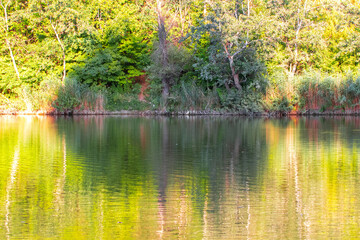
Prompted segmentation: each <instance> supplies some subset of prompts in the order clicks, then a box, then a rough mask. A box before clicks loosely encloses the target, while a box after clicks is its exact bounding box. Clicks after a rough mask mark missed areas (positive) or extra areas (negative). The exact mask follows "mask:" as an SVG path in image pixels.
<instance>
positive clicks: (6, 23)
mask: <svg viewBox="0 0 360 240" xmlns="http://www.w3.org/2000/svg"><path fill="white" fill-rule="evenodd" d="M9 4H10V1H9V2H8V3H6V4H5V5H4V3H3V2H2V1H0V5H1V7H2V8H3V9H4V18H5V27H6V30H5V31H6V37H5V42H6V45H7V46H8V48H9V52H10V57H11V61H12V63H13V66H14V70H15V72H16V76H17V79H18V80H20V74H19V71H18V68H17V66H16V61H15V58H14V54H13V52H12V49H11V44H10V41H9V39H8V38H7V36H8V32H9V24H8V14H7V6H8V5H9Z"/></svg>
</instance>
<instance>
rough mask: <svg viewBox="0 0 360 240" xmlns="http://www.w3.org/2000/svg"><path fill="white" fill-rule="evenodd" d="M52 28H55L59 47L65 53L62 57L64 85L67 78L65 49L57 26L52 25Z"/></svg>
mask: <svg viewBox="0 0 360 240" xmlns="http://www.w3.org/2000/svg"><path fill="white" fill-rule="evenodd" d="M50 23H51V20H50ZM51 27H52V28H53V30H54V32H55V35H56V39H57V40H58V42H59V45H60V47H61V50H62V53H63V54H62V55H63V56H62V57H63V76H62V79H61V81H62V83H63V84H64V81H65V77H66V60H65V47H64V45H63V43H62V42H61V40H60V37H59V34H58V33H57V31H56V28H55V26H54V25H53V24H52V23H51Z"/></svg>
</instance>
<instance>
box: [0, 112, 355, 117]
mask: <svg viewBox="0 0 360 240" xmlns="http://www.w3.org/2000/svg"><path fill="white" fill-rule="evenodd" d="M0 115H13V116H24V115H40V116H86V115H99V116H100V115H109V116H110V115H133V116H262V117H286V116H360V110H326V111H320V110H304V111H291V112H279V111H268V112H266V111H265V112H247V111H234V112H230V111H216V110H189V111H172V112H169V111H160V110H145V111H140V110H119V111H89V110H82V111H64V112H58V111H0Z"/></svg>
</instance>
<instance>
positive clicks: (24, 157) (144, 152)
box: [0, 116, 360, 239]
mask: <svg viewBox="0 0 360 240" xmlns="http://www.w3.org/2000/svg"><path fill="white" fill-rule="evenodd" d="M359 150H360V118H353V117H337V118H293V119H291V118H286V119H263V118H261V119H256V118H255V119H254V118H237V117H231V118H224V117H183V118H165V117H152V118H139V117H109V116H108V117H101V116H92V117H35V116H34V117H30V116H27V117H14V116H2V117H0V191H1V192H0V217H1V218H0V221H1V222H0V239H19V238H20V239H23V238H25V239H26V238H27V239H44V238H57V239H59V238H60V239H329V238H332V239H333V238H342V239H349V238H356V237H357V236H359V234H360V225H359V224H360V187H359V183H360V169H359V156H360V155H359Z"/></svg>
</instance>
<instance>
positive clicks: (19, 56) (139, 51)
mask: <svg viewBox="0 0 360 240" xmlns="http://www.w3.org/2000/svg"><path fill="white" fill-rule="evenodd" d="M0 5H1V10H2V12H1V13H2V15H1V17H2V21H1V31H2V32H1V35H0V42H1V45H0V64H1V68H0V72H1V74H0V103H1V108H3V109H0V110H4V109H7V110H9V109H13V110H30V111H34V110H51V109H54V108H55V109H58V110H60V111H64V110H74V109H75V110H76V109H77V110H82V109H90V110H97V111H99V110H104V109H106V110H120V109H140V110H143V109H161V110H170V111H171V110H184V109H186V110H199V109H224V110H226V111H237V110H246V111H264V110H266V111H291V110H305V109H319V110H327V109H343V110H345V109H357V108H358V105H359V99H358V97H359V94H360V75H359V72H358V71H359V61H360V4H359V3H358V1H356V0H350V1H345V0H343V1H342V0H291V1H288V0H233V1H229V0H228V1H220V0H196V1H189V0H176V1H175V0H170V1H162V0H148V1H145V0H134V1H127V0H120V1H118V0H99V1H80V0H71V1H70V0H61V1H60V0H19V1H14V0H0ZM140 83H141V85H142V86H140ZM141 87H142V90H144V89H146V90H145V93H144V95H145V96H146V98H145V99H144V100H139V97H138V95H139V93H140V91H142V90H140V88H141Z"/></svg>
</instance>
